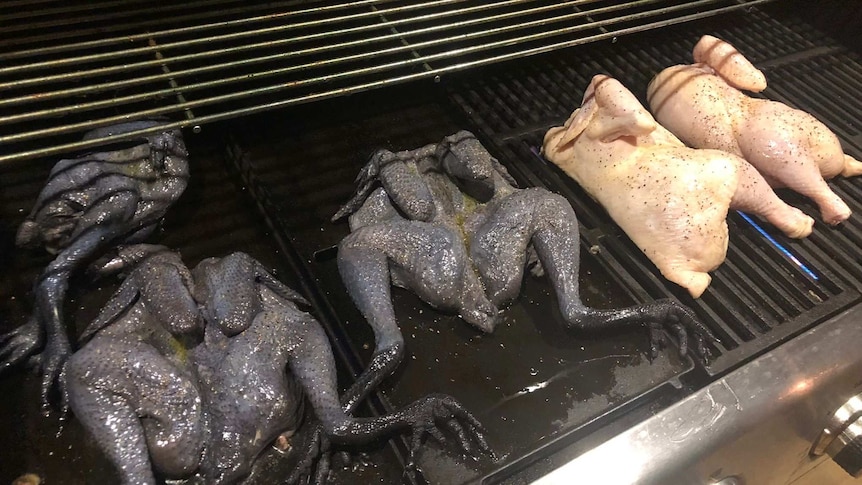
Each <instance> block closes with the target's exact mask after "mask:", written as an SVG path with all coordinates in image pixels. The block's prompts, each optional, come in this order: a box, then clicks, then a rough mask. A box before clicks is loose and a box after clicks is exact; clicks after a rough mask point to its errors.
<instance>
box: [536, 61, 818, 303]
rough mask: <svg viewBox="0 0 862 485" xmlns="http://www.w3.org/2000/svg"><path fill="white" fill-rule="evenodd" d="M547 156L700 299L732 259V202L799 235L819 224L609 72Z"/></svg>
mask: <svg viewBox="0 0 862 485" xmlns="http://www.w3.org/2000/svg"><path fill="white" fill-rule="evenodd" d="M543 152H544V155H545V157H546V158H547V159H548V160H550V161H551V162H553V163H555V164H556V165H558V166H559V167H560V168H561V169H562V170H563V171H565V172H566V173H567V174H568V175H569V176H571V177H572V178H574V179H575V180H576V181H577V182H578V183H579V184H580V185H581V186H582V187H583V188H584V189H585V190H586V191H587V192H588V193H589V194H590V195H591V196H592V197H593V198H595V199H596V200H598V201H599V203H601V204H602V206H604V208H605V209H606V210H607V211H608V213H609V214H610V215H611V217H612V218H613V219H614V220H615V221H616V222H617V224H619V226H620V227H621V228H622V229H623V230H624V231H625V232H626V234H628V235H629V237H630V238H631V239H632V241H634V243H635V244H636V245H637V246H638V247H639V248H640V249H641V250H642V251H643V252H644V253H645V254H646V255H647V257H648V258H650V260H651V261H652V262H653V263H654V264H655V265H656V266H657V267H658V269H659V270H660V271H661V272H662V274H663V275H664V276H665V278H667V279H669V280H670V281H673V282H674V283H677V284H678V285H680V286H683V287H685V288H686V289H688V291H689V293H691V295H692V296H693V297H695V298H697V297H699V296H700V295H701V294H702V293H703V292H704V290H706V288H707V286H709V283H710V281H711V277H710V276H709V274H708V272H709V271H712V270H714V269H715V268H717V267H718V266H719V265H720V264H721V263H722V261H724V257H725V254H726V252H727V239H728V230H727V222H726V221H725V219H726V217H727V211H728V209H729V208H730V207H732V208H736V209H741V210H745V211H747V212H752V213H755V214H759V215H762V216H763V217H765V218H766V219H768V220H769V221H770V222H772V223H773V224H775V225H776V226H778V227H779V228H780V229H781V230H782V231H784V232H785V233H787V234H789V235H791V236H794V237H802V236H806V235H808V234H809V233H810V232H811V227H812V225H813V220H811V218H809V217H807V216H805V215H804V214H803V213H802V212H800V211H799V210H797V209H795V208H793V207H790V206H788V205H787V204H784V203H783V202H782V201H781V200H780V199H779V198H778V197H777V196H776V195H775V193H774V192H773V191H772V189H771V188H770V187H769V185H768V184H767V183H766V181H765V180H763V178H762V177H760V176H759V174H758V173H757V171H756V170H753V169H751V168H750V167H748V165H747V164H746V163H745V161H744V160H742V159H740V158H739V157H737V156H735V155H731V154H729V153H725V152H721V151H718V150H696V149H692V148H688V147H686V146H685V145H684V144H683V143H682V142H681V141H680V140H679V139H677V138H676V137H675V136H674V135H673V134H671V133H670V132H668V131H667V130H666V129H664V128H662V126H661V125H659V124H658V123H656V121H655V119H653V117H652V116H651V115H650V114H649V112H647V111H646V109H644V107H643V106H642V105H641V104H640V103H639V102H638V100H637V98H635V96H634V95H633V94H632V93H631V92H630V91H629V90H628V89H626V88H625V86H623V85H622V84H621V83H620V82H619V81H617V80H616V79H613V78H611V77H609V76H606V75H597V76H595V77H593V79H592V82H591V83H590V85H589V87H588V88H587V90H586V92H585V93H584V100H583V104H582V105H581V107H580V108H579V109H577V110H575V112H574V113H573V114H572V116H571V117H570V118H569V119H568V121H566V124H565V125H564V126H559V127H554V128H551V129H550V130H548V132H547V133H546V134H545V140H544V147H543ZM749 172H750V173H749Z"/></svg>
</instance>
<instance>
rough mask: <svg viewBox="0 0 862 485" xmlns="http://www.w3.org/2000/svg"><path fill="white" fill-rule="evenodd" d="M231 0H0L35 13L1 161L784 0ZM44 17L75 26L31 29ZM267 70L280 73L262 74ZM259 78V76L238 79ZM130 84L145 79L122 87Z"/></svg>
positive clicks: (17, 61)
mask: <svg viewBox="0 0 862 485" xmlns="http://www.w3.org/2000/svg"><path fill="white" fill-rule="evenodd" d="M231 1H235V0H201V1H198V2H195V3H194V5H192V7H195V6H197V7H200V10H201V12H199V13H196V14H187V13H185V14H184V13H183V12H186V10H182V8H185V7H182V8H181V7H180V6H166V7H152V8H151V10H150V9H148V8H147V7H146V6H141V2H140V0H124V1H122V0H111V1H103V2H101V3H99V4H96V5H89V6H88V7H87V8H84V7H79V6H63V7H53V8H52V7H51V6H50V5H43V4H49V3H51V2H49V1H46V2H39V5H40V10H36V11H33V12H30V13H27V14H26V15H25V13H22V12H21V11H17V10H14V8H20V7H21V6H22V4H19V3H20V2H19V3H15V4H7V5H5V6H0V22H2V21H4V20H5V21H7V22H8V21H15V20H20V19H23V18H25V17H26V18H27V21H26V22H23V23H21V24H18V25H12V26H11V27H10V29H6V31H7V33H11V34H13V36H12V37H11V38H9V39H7V40H5V41H2V40H0V62H3V63H5V64H6V65H5V66H3V67H0V89H2V90H4V91H5V92H6V93H7V95H6V96H4V99H2V100H0V109H2V110H3V113H2V115H0V146H2V147H3V150H2V151H0V164H4V163H8V162H13V161H19V160H25V159H32V158H37V157H45V156H50V155H57V154H62V153H68V152H72V151H75V150H84V149H89V148H92V147H95V146H98V145H101V144H104V143H108V142H116V141H122V140H129V139H134V138H138V137H140V136H142V135H145V134H148V133H151V132H152V129H150V130H138V131H134V132H130V133H126V134H123V135H113V136H107V137H104V138H95V139H91V140H86V141H81V140H80V135H81V134H82V133H83V132H85V131H87V130H89V129H92V128H96V127H100V126H107V125H110V124H113V123H118V122H123V121H128V120H133V119H145V118H151V117H157V116H166V117H168V118H180V119H171V120H170V121H169V122H168V123H167V124H166V125H164V126H162V127H160V128H159V129H172V128H187V127H192V130H193V131H194V132H198V131H200V129H201V126H202V125H204V124H207V123H214V122H217V121H222V120H227V119H232V118H237V117H242V116H246V115H251V114H254V113H258V112H262V111H267V110H272V109H277V108H283V107H287V106H292V105H297V104H301V103H308V102H313V101H318V100H323V99H327V98H333V97H337V96H344V95H348V94H352V93H358V92H361V91H367V90H370V89H376V88H381V87H385V86H391V85H394V84H399V83H405V82H409V81H416V80H421V79H434V80H435V81H438V82H439V81H440V76H443V75H446V74H449V73H453V72H457V71H462V70H465V69H469V68H474V67H478V66H482V65H487V64H492V63H496V62H502V61H507V60H512V59H517V58H521V57H526V56H532V55H535V54H540V53H544V52H549V51H553V50H557V49H563V48H567V47H572V46H576V45H580V44H585V43H590V42H597V41H601V40H607V39H611V40H613V39H615V38H616V37H618V36H621V35H626V34H631V33H635V32H641V31H644V30H650V29H655V28H659V27H664V26H668V25H673V24H678V23H681V22H687V21H692V20H697V19H702V18H706V17H710V16H713V15H718V14H722V13H727V12H732V11H736V10H739V9H743V8H749V7H752V6H754V5H758V4H763V3H767V2H770V1H774V0H696V1H692V2H687V1H681V0H635V1H625V2H610V1H608V0H571V1H564V2H549V1H542V0H495V1H494V2H492V3H489V2H476V1H472V0H424V1H416V0H412V1H408V0H401V1H398V0H359V1H354V2H347V3H342V4H334V5H325V4H321V2H313V3H312V4H311V6H309V7H305V8H296V7H297V6H298V2H296V1H295V0H294V1H282V2H274V3H269V4H267V5H268V6H267V7H266V8H268V9H269V10H264V6H259V5H254V6H247V7H243V8H228V7H230V4H231ZM216 4H219V5H222V4H225V5H224V7H225V8H224V9H223V11H222V12H220V13H225V12H226V15H229V16H230V17H229V18H228V19H227V20H225V19H221V20H218V21H208V19H212V17H213V15H215V14H214V13H213V12H211V11H208V9H206V7H207V6H210V7H214V6H215V5H216ZM123 7H125V10H123ZM186 7H188V6H186ZM106 9H110V10H106ZM3 10H6V12H3ZM150 11H152V12H153V15H155V16H158V15H166V14H171V15H174V16H175V18H174V19H173V20H174V21H181V22H182V24H181V25H180V26H178V27H172V28H163V29H161V30H154V31H148V29H149V28H150V27H152V26H153V25H158V23H157V22H156V23H154V22H155V20H154V19H152V18H147V19H144V20H139V19H137V18H136V15H140V14H142V13H146V12H150ZM115 20H116V21H117V23H116V24H115V23H112V24H110V25H101V26H99V28H98V29H97V30H98V31H99V32H100V33H103V32H112V33H113V32H117V33H118V35H114V36H111V37H107V38H95V39H94V38H91V37H93V35H94V32H93V31H94V28H93V27H91V24H94V23H96V25H98V24H97V23H98V22H106V21H111V22H113V21H115ZM76 22H77V23H80V26H75V24H76ZM25 27H28V28H25ZM39 28H60V29H62V28H66V30H59V31H57V32H52V33H49V34H43V33H38V34H35V35H29V36H27V33H28V32H30V31H31V30H34V29H39ZM468 29H474V30H468ZM32 45H35V47H29V46H32ZM273 49H291V50H285V51H280V52H273ZM294 49H295V50H294ZM338 51H346V52H341V53H339V52H338ZM238 56H241V57H238ZM187 63H198V64H192V67H185V64H187ZM273 63H281V65H280V67H273ZM357 63H358V65H357ZM50 71H55V72H50ZM117 76H119V78H116V77H117ZM199 76H205V77H203V78H201V79H200V80H197V79H196V78H195V77H199ZM189 79H191V80H192V82H188V80H189ZM264 79H270V81H268V82H265V83H259V81H261V80H264ZM249 82H252V83H253V84H254V83H258V84H260V85H254V86H248V85H245V86H243V85H242V83H249ZM80 83H89V84H83V85H79V84H80ZM121 89H133V90H135V91H134V92H132V93H131V94H123V95H119V96H117V95H115V93H116V92H117V90H121ZM82 98H83V99H84V100H83V101H82ZM144 102H149V103H156V104H157V105H156V106H155V107H150V106H141V105H140V104H141V103H144ZM196 110H197V111H198V112H197V113H196V112H195V111H196ZM67 118H74V119H67Z"/></svg>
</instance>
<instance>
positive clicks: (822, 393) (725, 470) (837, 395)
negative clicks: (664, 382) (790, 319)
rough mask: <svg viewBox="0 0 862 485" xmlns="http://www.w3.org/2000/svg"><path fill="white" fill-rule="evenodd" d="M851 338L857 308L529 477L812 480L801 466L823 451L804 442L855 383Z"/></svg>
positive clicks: (856, 330)
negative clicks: (813, 449) (543, 473)
mask: <svg viewBox="0 0 862 485" xmlns="http://www.w3.org/2000/svg"><path fill="white" fill-rule="evenodd" d="M859 342H862V308H860V307H855V308H853V309H850V310H848V311H846V312H844V313H842V314H841V315H839V316H838V317H836V318H834V319H833V320H831V321H828V322H825V323H823V324H821V325H819V326H818V327H816V328H814V329H812V330H810V331H808V332H806V333H804V334H802V335H800V336H798V337H797V338H795V339H794V340H791V341H790V342H788V343H786V344H784V345H782V346H781V347H778V348H777V349H775V350H774V351H772V352H770V353H768V354H765V355H763V356H761V357H759V358H758V359H756V360H755V361H753V362H751V363H750V364H748V365H745V366H743V367H741V368H739V369H737V370H736V371H734V372H732V373H730V374H728V375H727V376H726V377H724V378H722V379H720V380H719V381H717V382H714V383H712V384H711V385H709V386H708V387H706V388H704V389H702V390H700V391H698V392H697V393H695V394H693V395H691V396H689V397H687V398H686V399H685V400H683V401H681V402H679V403H677V404H676V405H674V406H672V407H670V408H668V409H665V410H664V411H662V412H660V413H659V414H657V415H655V416H654V417H652V418H650V419H649V420H647V421H644V422H642V423H640V424H638V425H636V426H634V427H632V428H631V429H629V430H627V431H625V432H623V433H622V434H620V435H617V436H616V437H614V438H612V439H610V440H608V441H607V442H605V443H603V444H602V445H600V446H598V447H596V448H594V449H592V450H590V451H588V452H586V453H584V454H583V455H581V456H579V457H577V458H576V459H574V460H572V461H571V462H569V463H567V464H566V465H564V466H562V467H560V468H558V469H557V470H555V471H553V472H551V473H549V474H548V475H546V476H545V477H543V478H541V479H540V480H538V481H537V482H536V483H537V484H540V485H550V484H558V483H603V484H632V483H638V484H652V483H656V484H659V483H686V484H687V483H693V484H694V483H696V484H707V483H716V482H719V483H721V480H725V479H727V478H728V477H734V479H736V480H741V481H740V482H738V483H745V484H758V485H760V484H767V485H769V484H784V483H793V482H794V481H796V480H800V483H803V480H802V479H803V477H804V478H805V480H806V481H804V483H818V482H817V481H811V480H814V479H812V478H811V475H810V474H808V472H809V471H811V470H812V469H813V468H814V467H818V465H820V464H822V462H823V461H824V460H827V459H828V457H824V456H821V457H815V456H812V455H810V454H809V451H810V450H811V443H813V442H814V440H815V439H816V438H817V437H818V436H819V434H820V433H821V431H822V429H823V424H824V422H825V421H826V420H827V419H829V416H830V414H831V413H833V411H832V410H833V409H836V408H837V407H838V406H840V405H841V404H842V403H844V402H846V401H847V400H848V399H849V398H851V397H852V396H854V395H855V394H857V393H858V392H859V391H860V390H862V360H860V359H858V348H859ZM846 478H847V479H849V478H850V477H849V475H848V476H846ZM819 483H835V482H834V481H830V482H826V481H821V482H819ZM842 483H843V482H842Z"/></svg>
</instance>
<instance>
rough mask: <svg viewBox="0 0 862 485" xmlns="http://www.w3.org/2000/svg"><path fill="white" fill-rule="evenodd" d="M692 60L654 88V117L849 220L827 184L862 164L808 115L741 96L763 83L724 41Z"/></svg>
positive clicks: (703, 44)
mask: <svg viewBox="0 0 862 485" xmlns="http://www.w3.org/2000/svg"><path fill="white" fill-rule="evenodd" d="M693 57H694V61H695V64H693V65H678V66H673V67H669V68H667V69H665V70H663V71H662V72H661V73H659V74H658V75H657V76H656V77H655V78H654V79H653V80H652V82H651V83H650V85H649V88H648V94H647V97H648V100H649V104H650V108H651V109H652V111H653V113H654V114H655V116H656V119H657V120H658V121H659V122H660V123H661V124H662V125H664V126H665V127H667V128H668V129H669V130H670V131H672V132H673V133H674V134H676V135H677V136H678V137H679V138H680V139H681V140H682V141H684V142H685V143H686V144H688V145H690V146H693V147H697V148H714V149H719V150H723V151H727V152H730V153H733V154H735V155H739V156H741V157H743V158H744V159H745V160H747V161H748V162H749V163H750V164H751V165H753V166H754V167H755V168H756V169H757V170H758V171H759V172H760V173H761V174H762V175H763V177H764V178H765V179H766V180H767V181H768V183H769V184H770V185H771V186H773V187H784V186H786V187H789V188H791V189H793V190H795V191H797V192H799V193H800V194H803V195H805V196H807V197H809V198H811V199H812V200H813V201H814V202H816V203H817V205H818V207H819V208H820V212H821V215H822V217H823V220H824V221H825V222H827V223H829V224H838V223H840V222H841V221H844V220H846V219H847V218H848V217H849V216H850V208H849V207H847V204H845V203H844V201H842V200H841V199H840V198H839V197H838V196H837V195H836V194H835V193H834V192H832V190H831V189H830V188H829V186H828V185H827V184H826V182H825V180H824V178H827V179H828V178H831V177H834V176H836V175H838V174H842V175H844V176H853V175H859V174H862V163H860V162H859V161H857V160H855V159H854V158H852V157H850V156H848V155H845V154H844V152H843V150H842V148H841V144H840V142H839V141H838V138H837V137H836V136H835V134H834V133H832V132H831V131H830V130H829V128H827V127H826V125H824V124H823V123H821V122H820V121H818V120H817V119H816V118H814V117H813V116H811V115H810V114H808V113H805V112H803V111H800V110H797V109H794V108H791V107H789V106H787V105H784V104H782V103H778V102H775V101H770V100H765V99H758V98H752V97H750V96H747V95H746V94H744V93H742V92H741V91H740V89H744V90H749V91H754V92H759V91H762V90H763V89H765V88H766V78H765V77H764V76H763V73H762V72H760V71H759V70H758V69H757V68H755V67H754V66H753V65H752V64H751V63H750V62H749V61H748V60H747V59H745V57H743V55H742V54H740V53H739V52H738V51H737V50H736V49H735V48H734V47H733V46H732V45H730V44H728V43H727V42H724V41H722V40H720V39H717V38H715V37H712V36H709V35H706V36H703V37H702V38H701V40H700V41H699V42H698V43H697V45H696V46H695V48H694V53H693ZM785 232H786V231H785Z"/></svg>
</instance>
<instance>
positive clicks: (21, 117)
mask: <svg viewBox="0 0 862 485" xmlns="http://www.w3.org/2000/svg"><path fill="white" fill-rule="evenodd" d="M520 1H522V0H507V1H506V2H501V3H505V4H513V3H517V2H520ZM591 1H595V0H591ZM658 1H661V0H640V1H637V2H630V3H627V4H622V5H616V6H612V7H607V8H604V9H599V10H602V12H603V13H604V12H613V11H616V10H619V9H624V8H627V7H629V6H632V5H646V4H650V3H656V2H658ZM582 2H583V0H580V1H571V2H561V3H558V4H556V5H550V6H544V7H540V8H536V9H533V10H531V11H530V13H540V12H545V11H547V10H551V9H559V8H565V7H567V6H570V5H572V4H577V3H582ZM522 15H523V12H520V11H516V12H508V13H504V14H499V15H493V16H488V17H478V18H475V19H470V20H467V21H464V22H461V23H458V24H445V25H436V26H432V27H428V28H424V29H417V30H411V31H404V32H398V31H396V32H395V33H392V34H387V35H382V36H378V37H372V38H369V39H359V40H355V41H350V42H342V43H338V44H330V45H327V46H322V47H313V48H310V49H302V50H298V51H292V52H286V53H281V54H274V55H269V56H263V57H257V58H250V59H242V60H240V61H235V62H229V63H221V64H215V65H208V66H202V67H199V68H194V69H186V70H182V71H173V72H171V73H170V74H167V73H166V74H159V75H154V76H146V77H142V78H136V79H131V80H128V81H126V82H119V83H117V82H115V83H108V84H107V87H105V86H106V85H104V84H103V85H98V84H97V85H91V86H86V87H83V88H77V89H72V90H65V91H53V92H48V93H40V94H39V96H38V97H34V96H32V95H29V96H21V97H17V98H8V99H5V100H0V106H14V105H19V104H25V103H28V102H29V103H32V102H35V101H44V100H46V99H55V98H60V97H68V96H70V95H80V94H86V93H91V92H100V91H105V90H106V89H116V88H118V87H125V86H129V85H136V84H140V83H142V82H149V81H158V80H164V79H169V78H171V79H173V78H179V77H183V76H189V75H191V74H200V73H204V72H210V71H218V70H225V69H228V68H232V67H237V66H239V65H253V64H259V63H263V62H268V61H274V60H280V59H289V58H293V57H298V56H302V55H308V54H320V53H324V52H329V51H333V50H338V49H344V48H348V47H354V46H365V45H369V44H371V43H376V42H382V41H386V40H393V39H399V40H403V38H406V37H412V36H416V35H419V34H427V33H431V32H435V31H439V30H447V29H454V28H456V27H457V28H463V27H466V26H470V25H475V24H480V23H487V22H493V21H498V20H503V19H509V18H513V17H519V16H522ZM585 16H586V14H585V13H583V12H575V13H570V14H566V15H561V16H557V17H553V18H550V19H546V18H542V19H539V20H534V21H530V22H524V23H519V24H514V25H507V26H504V27H497V28H493V29H488V30H483V31H477V32H471V33H467V34H462V35H458V36H455V37H446V38H442V39H434V40H430V41H425V42H419V43H415V44H409V43H406V42H402V44H401V45H400V46H395V47H392V48H388V49H382V50H377V51H371V52H364V53H360V54H354V55H350V56H343V57H336V58H330V59H326V60H323V61H314V62H310V63H305V64H299V65H295V66H288V67H285V68H282V69H274V70H269V71H263V72H259V73H256V74H255V78H256V79H261V78H264V77H270V76H275V75H281V74H289V73H293V72H299V71H304V70H308V69H312V68H316V67H322V66H327V65H334V64H341V63H345V62H350V61H358V60H363V59H370V58H375V57H381V56H383V55H387V54H395V53H400V52H404V51H411V54H414V60H415V61H416V62H423V63H424V61H425V60H427V59H426V58H424V57H421V56H419V55H418V54H415V52H414V51H415V49H421V48H425V47H432V46H437V45H445V44H449V43H454V42H456V41H465V40H470V39H475V38H480V37H487V36H490V35H495V34H502V33H507V32H511V31H514V30H519V29H526V28H530V27H536V26H542V25H546V24H548V23H551V22H560V21H564V20H574V19H578V18H583V17H585ZM386 25H391V23H389V24H386ZM577 28H580V29H583V28H584V27H582V26H579V27H577ZM587 28H591V27H587ZM573 29H575V28H573ZM285 40H286V41H291V40H293V39H285ZM273 44H274V43H270V45H273ZM245 47H247V46H244V47H242V48H239V49H242V50H245ZM159 50H161V49H159ZM196 55H197V54H196ZM201 55H205V53H204V54H201ZM178 59H179V58H172V61H174V62H176V61H177V60H178ZM158 63H159V65H162V64H163V62H158ZM147 64H150V62H147ZM381 67H382V66H381ZM429 69H430V67H429ZM248 79H249V76H248V74H242V75H239V76H233V77H228V78H220V79H217V80H213V81H207V82H201V83H195V84H189V85H186V86H185V87H184V88H183V89H184V91H195V90H199V89H205V88H211V87H216V86H221V85H227V84H233V83H237V82H242V81H247V80H248ZM331 79H332V77H327V78H326V80H327V81H328V80H331ZM309 81H311V80H309ZM4 87H6V86H4V85H2V84H0V89H2V88H4ZM173 93H174V91H173V90H172V89H163V90H159V91H153V92H147V93H140V94H137V95H132V96H125V97H119V98H112V99H108V100H103V101H98V102H91V103H82V104H76V105H72V106H65V107H62V108H52V109H46V110H41V111H34V112H29V113H21V114H17V115H11V116H3V117H0V124H6V123H13V122H18V121H25V120H31V119H38V118H42V117H45V116H57V115H62V114H66V113H72V112H76V111H84V110H90V109H94V108H100V107H107V106H114V105H119V104H125V103H130V102H134V101H141V100H144V99H148V98H150V97H153V96H165V95H171V94H173Z"/></svg>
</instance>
